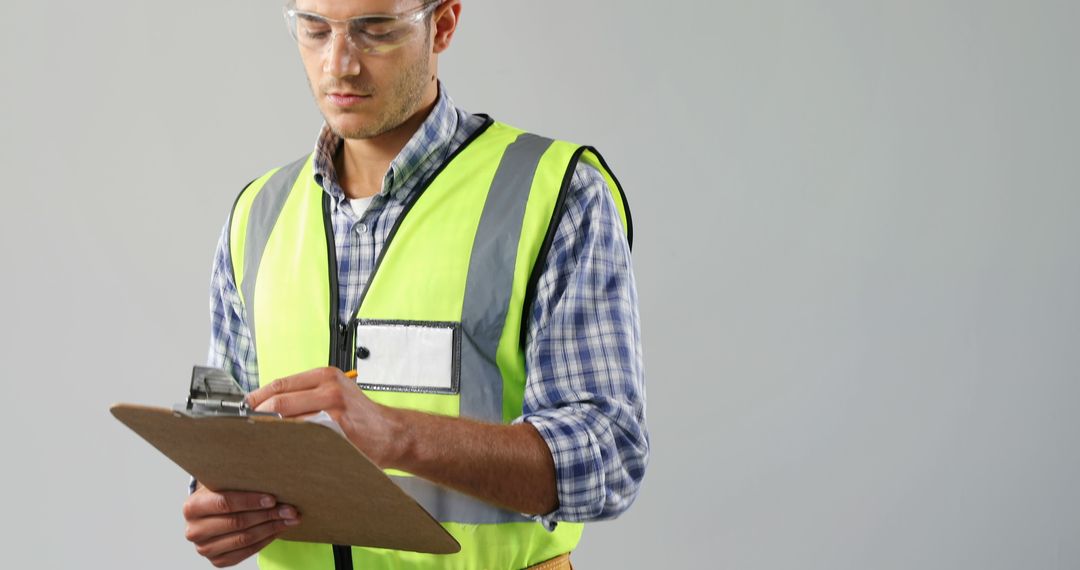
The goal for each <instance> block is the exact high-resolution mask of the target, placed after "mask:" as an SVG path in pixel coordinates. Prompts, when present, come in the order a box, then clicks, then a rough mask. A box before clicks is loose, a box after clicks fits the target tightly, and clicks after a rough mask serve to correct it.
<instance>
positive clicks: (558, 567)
mask: <svg viewBox="0 0 1080 570" xmlns="http://www.w3.org/2000/svg"><path fill="white" fill-rule="evenodd" d="M573 569H574V565H573V564H571V563H570V553H569V552H567V553H566V554H563V555H562V556H556V557H555V558H552V559H551V560H545V561H543V562H540V563H538V564H533V565H532V566H529V567H528V568H526V569H525V570H573Z"/></svg>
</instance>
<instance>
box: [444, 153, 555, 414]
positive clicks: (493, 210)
mask: <svg viewBox="0 0 1080 570" xmlns="http://www.w3.org/2000/svg"><path fill="white" fill-rule="evenodd" d="M552 142H554V141H552V140H551V139H547V138H543V137H539V136H536V135H533V134H528V133H525V134H522V135H521V136H519V137H518V138H517V140H515V141H514V142H513V143H512V144H511V145H510V146H508V147H507V148H506V151H505V152H504V153H503V157H502V160H501V161H500V162H499V168H498V169H497V170H496V171H495V178H494V179H492V181H491V189H490V190H489V191H488V195H487V200H486V201H485V202H484V211H483V212H482V213H481V214H480V224H479V226H478V227H477V229H476V238H475V240H474V241H473V249H472V254H471V257H470V258H469V273H468V277H467V278H466V281H465V299H464V302H463V303H462V307H461V324H462V332H463V333H464V334H463V337H464V338H463V339H462V343H461V407H460V414H461V415H462V416H468V417H471V418H477V419H480V420H487V421H492V422H497V423H502V419H503V417H502V400H503V395H502V374H501V373H500V372H499V367H498V366H497V365H496V363H495V352H496V351H497V350H498V348H499V336H500V335H501V334H502V330H503V325H504V323H505V322H506V313H507V310H508V308H509V306H510V293H511V292H512V290H513V286H514V267H515V265H516V260H517V250H518V241H519V240H520V238H521V225H522V223H523V221H524V219H525V204H526V203H527V202H528V200H529V192H530V190H531V189H532V182H533V178H534V177H535V175H536V167H537V165H538V164H539V163H540V158H541V157H542V156H543V155H544V152H545V151H546V150H547V149H548V147H550V146H551V144H552ZM555 190H558V189H557V188H556V189H555Z"/></svg>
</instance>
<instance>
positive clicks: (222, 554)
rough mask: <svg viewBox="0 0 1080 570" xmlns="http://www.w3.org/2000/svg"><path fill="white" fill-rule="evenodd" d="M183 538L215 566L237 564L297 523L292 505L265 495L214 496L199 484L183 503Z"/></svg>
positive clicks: (298, 518)
mask: <svg viewBox="0 0 1080 570" xmlns="http://www.w3.org/2000/svg"><path fill="white" fill-rule="evenodd" d="M184 519H185V520H187V530H186V531H185V533H184V535H185V536H186V537H187V539H188V540H189V541H191V542H193V543H194V544H195V551H196V552H198V553H199V554H200V555H201V556H205V557H206V559H207V560H209V561H210V562H211V563H212V564H213V565H214V566H217V567H218V568H224V567H226V566H232V565H234V564H238V563H240V562H241V561H243V560H245V559H247V558H248V557H249V556H251V555H252V554H255V553H256V552H258V551H260V550H262V549H263V548H264V547H265V546H266V545H267V544H270V542H271V541H273V540H274V539H275V538H277V536H278V535H279V534H281V533H282V532H284V531H286V530H288V529H290V528H293V527H295V526H296V525H298V524H300V515H299V513H297V511H296V507H293V506H292V505H284V504H278V502H277V500H276V499H274V497H272V496H270V495H267V494H266V493H247V492H242V491H225V492H221V493H215V492H214V491H211V490H209V489H207V488H206V487H203V486H202V485H200V486H199V488H198V489H197V490H196V491H195V492H194V493H192V494H191V495H190V496H188V498H187V500H186V501H184Z"/></svg>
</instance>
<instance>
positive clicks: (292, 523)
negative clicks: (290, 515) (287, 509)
mask: <svg viewBox="0 0 1080 570" xmlns="http://www.w3.org/2000/svg"><path fill="white" fill-rule="evenodd" d="M284 522H285V526H296V525H298V524H300V520H299V519H285V521H284Z"/></svg>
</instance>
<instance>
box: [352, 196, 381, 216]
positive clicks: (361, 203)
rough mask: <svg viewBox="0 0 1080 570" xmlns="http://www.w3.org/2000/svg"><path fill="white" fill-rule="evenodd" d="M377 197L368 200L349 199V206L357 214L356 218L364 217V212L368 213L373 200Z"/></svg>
mask: <svg viewBox="0 0 1080 570" xmlns="http://www.w3.org/2000/svg"><path fill="white" fill-rule="evenodd" d="M374 197H375V196H368V197H367V198H349V206H351V207H352V211H353V213H354V214H356V218H357V219H360V218H363V217H364V212H366V211H367V209H368V206H370V205H371V199H372V198H374Z"/></svg>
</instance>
